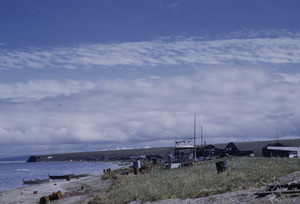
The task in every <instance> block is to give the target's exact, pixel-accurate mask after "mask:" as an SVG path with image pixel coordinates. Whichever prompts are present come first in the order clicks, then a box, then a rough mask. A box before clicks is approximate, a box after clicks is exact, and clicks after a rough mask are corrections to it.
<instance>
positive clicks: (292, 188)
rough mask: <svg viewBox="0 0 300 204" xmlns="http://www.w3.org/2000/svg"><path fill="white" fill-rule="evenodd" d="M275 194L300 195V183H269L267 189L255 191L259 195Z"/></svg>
mask: <svg viewBox="0 0 300 204" xmlns="http://www.w3.org/2000/svg"><path fill="white" fill-rule="evenodd" d="M270 194H274V195H276V196H281V195H284V194H285V195H292V196H300V184H299V183H290V184H278V185H269V186H268V187H267V189H266V190H265V191H262V192H258V193H255V194H254V195H257V197H265V196H267V195H270Z"/></svg>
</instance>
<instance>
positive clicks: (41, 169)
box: [0, 161, 120, 192]
mask: <svg viewBox="0 0 300 204" xmlns="http://www.w3.org/2000/svg"><path fill="white" fill-rule="evenodd" d="M108 168H111V169H112V170H113V169H117V168H120V166H118V165H116V164H112V163H108V162H33V163H27V162H19V161H18V162H9V161H7V162H1V161H0V192H3V191H7V190H12V189H16V188H20V187H24V186H27V185H24V184H23V179H25V180H29V179H45V178H48V174H49V175H65V174H85V173H102V172H103V169H108Z"/></svg>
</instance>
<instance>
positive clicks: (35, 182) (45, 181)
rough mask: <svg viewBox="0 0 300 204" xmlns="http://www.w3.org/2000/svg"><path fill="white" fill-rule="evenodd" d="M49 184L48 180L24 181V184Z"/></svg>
mask: <svg viewBox="0 0 300 204" xmlns="http://www.w3.org/2000/svg"><path fill="white" fill-rule="evenodd" d="M47 182H50V179H34V180H24V179H23V183H24V184H41V183H47Z"/></svg>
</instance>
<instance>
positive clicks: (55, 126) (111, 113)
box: [0, 67, 300, 153]
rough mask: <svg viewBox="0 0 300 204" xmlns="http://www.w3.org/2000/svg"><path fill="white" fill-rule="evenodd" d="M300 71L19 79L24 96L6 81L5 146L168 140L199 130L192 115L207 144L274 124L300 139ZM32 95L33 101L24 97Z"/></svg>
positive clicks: (59, 148) (35, 148)
mask: <svg viewBox="0 0 300 204" xmlns="http://www.w3.org/2000/svg"><path fill="white" fill-rule="evenodd" d="M298 77H299V75H295V74H287V73H284V74H280V73H275V72H271V71H268V70H266V69H263V68H257V67H248V68H245V67H244V68H241V67H237V68H230V67H226V68H224V67H222V68H217V67H216V68H212V67H209V68H203V67H202V68H199V69H196V71H195V72H194V73H193V74H192V75H181V76H170V77H149V78H143V79H136V80H121V79H118V80H104V81H100V82H98V83H94V82H76V83H75V82H54V81H50V82H49V81H33V82H29V83H26V84H20V86H22V87H23V86H24V87H28V88H27V91H28V92H25V93H23V95H22V94H21V93H20V91H19V88H18V86H9V85H5V84H3V83H2V84H1V85H0V89H1V92H2V91H4V90H5V89H6V87H8V89H10V91H9V93H10V94H9V93H6V94H3V95H2V96H1V100H0V108H1V116H0V124H1V126H0V135H1V141H0V146H1V151H2V152H1V153H4V152H5V151H7V149H6V147H7V146H8V145H12V144H14V145H12V146H10V148H12V149H13V148H17V147H19V146H22V148H24V151H25V149H26V150H27V151H28V152H31V153H38V152H39V153H40V148H43V149H44V151H46V152H69V151H84V150H95V149H116V148H123V147H145V146H150V147H155V146H170V145H173V144H174V140H175V139H176V138H190V137H192V136H193V117H194V114H197V124H198V127H200V125H202V126H203V129H204V137H205V140H206V141H207V142H208V143H219V142H230V141H249V140H257V137H258V136H259V137H260V139H261V140H263V139H274V138H275V137H276V135H275V132H276V131H278V133H279V136H280V138H282V139H283V138H299V134H300V129H299V120H300V116H299V112H300V107H299V101H300V88H299V87H300V81H299V80H298ZM32 83H34V86H31V85H32ZM47 83H48V84H47ZM49 83H51V84H55V85H56V86H53V87H52V89H53V90H50V89H49V90H48V91H46V92H45V93H44V95H43V94H40V93H36V90H34V89H32V88H31V87H40V88H41V89H43V90H47V87H49V86H48V85H49ZM71 85H73V86H71ZM43 86H45V87H43ZM57 87H58V88H57ZM62 87H66V88H65V89H62ZM56 90H59V91H56ZM62 90H63V91H62ZM4 93H5V92H4ZM46 95H48V96H49V97H47V96H46ZM26 96H30V97H28V98H31V100H28V98H27V99H26V100H23V101H22V100H19V99H20V97H21V98H22V97H26ZM14 98H15V99H16V100H13V99H14ZM8 99H9V100H8ZM12 101H13V102H12ZM198 134H199V133H198ZM229 140H230V141H229ZM33 144H34V145H33ZM66 148H68V149H66Z"/></svg>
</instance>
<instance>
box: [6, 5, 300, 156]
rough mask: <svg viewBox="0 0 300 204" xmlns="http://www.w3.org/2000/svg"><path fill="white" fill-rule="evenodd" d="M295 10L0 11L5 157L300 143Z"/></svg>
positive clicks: (299, 29)
mask: <svg viewBox="0 0 300 204" xmlns="http://www.w3.org/2000/svg"><path fill="white" fill-rule="evenodd" d="M299 8H300V3H299V1H296V0H294V1H289V0H285V1H283V0H282V1H276V0H275V1H274V0H272V1H258V0H257V1H256V0H251V1H250V0H249V1H248V0H243V1H241V0H228V1H221V0H219V1H217V0H210V1H207V0H205V1H204V0H197V1H196V0H182V1H176V0H173V1H163V0H161V1H156V0H151V1H150V0H139V1H138V0H128V1H121V0H110V1H94V0H85V1H79V0H72V1H70V0H51V1H50V0H42V1H40V0H39V1H37V0H36V1H35V0H30V1H29V0H23V1H16V0H3V1H1V2H0V24H1V28H0V29H1V32H0V109H1V115H0V146H1V148H0V157H7V156H16V155H23V154H48V153H58V152H73V151H94V150H106V149H123V148H144V147H159V146H173V145H174V140H175V139H182V138H190V137H192V136H193V120H194V115H195V114H197V127H199V128H198V129H200V125H202V126H203V130H204V137H205V140H206V141H207V143H221V142H231V141H233V142H243V141H257V140H258V138H259V139H260V140H269V139H276V131H277V132H278V136H279V138H280V139H293V138H299V135H300V129H299V125H298V124H299V122H300V117H299V111H300V107H299V101H300V90H299V89H300V88H299V87H300V86H299V85H300V68H299V65H300V21H299V20H298V19H300V14H299V12H298V11H299ZM197 134H198V136H199V134H200V131H198V132H197ZM199 144H200V143H199Z"/></svg>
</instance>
